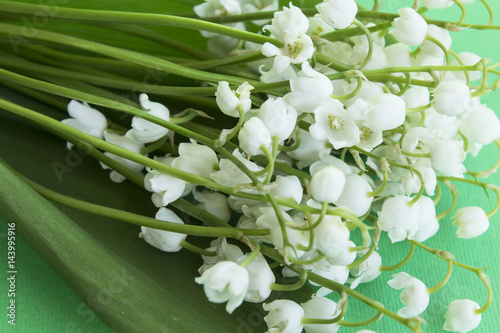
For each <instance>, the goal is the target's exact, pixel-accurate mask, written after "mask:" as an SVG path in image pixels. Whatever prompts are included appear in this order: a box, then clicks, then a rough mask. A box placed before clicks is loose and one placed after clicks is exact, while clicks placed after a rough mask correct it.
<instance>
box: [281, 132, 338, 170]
mask: <svg viewBox="0 0 500 333" xmlns="http://www.w3.org/2000/svg"><path fill="white" fill-rule="evenodd" d="M299 132H300V146H299V147H298V148H297V149H295V150H293V151H289V152H287V155H288V156H290V157H291V158H293V159H295V160H297V161H298V162H297V167H298V168H299V169H302V168H304V167H307V166H309V165H311V164H312V163H314V162H316V161H317V160H318V159H319V156H320V154H321V153H325V154H330V151H331V149H330V148H327V147H326V140H316V139H314V138H313V137H312V136H311V134H310V133H309V132H308V131H305V130H303V129H299Z"/></svg>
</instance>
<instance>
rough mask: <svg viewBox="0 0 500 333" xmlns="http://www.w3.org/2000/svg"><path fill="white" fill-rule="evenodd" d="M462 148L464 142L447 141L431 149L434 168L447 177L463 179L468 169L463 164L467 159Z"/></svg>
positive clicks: (438, 143)
mask: <svg viewBox="0 0 500 333" xmlns="http://www.w3.org/2000/svg"><path fill="white" fill-rule="evenodd" d="M462 146H463V142H462V141H455V140H445V141H441V142H437V143H436V144H434V145H433V146H432V147H431V162H432V167H433V168H434V169H436V170H438V171H441V172H443V173H445V174H447V175H450V176H453V177H459V178H463V174H464V172H466V171H467V169H465V166H464V165H463V164H462V162H463V161H464V160H465V157H466V153H465V151H464V150H463V148H462Z"/></svg>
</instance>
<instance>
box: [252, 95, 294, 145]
mask: <svg viewBox="0 0 500 333" xmlns="http://www.w3.org/2000/svg"><path fill="white" fill-rule="evenodd" d="M259 118H260V119H261V120H262V122H263V123H264V125H265V126H266V128H267V129H268V130H269V134H270V135H271V136H272V137H273V136H277V137H278V138H279V141H280V142H282V141H284V140H286V139H288V137H289V136H290V134H292V132H293V129H294V128H295V124H296V122H297V111H296V110H295V108H294V107H293V106H291V105H289V104H287V103H286V102H285V100H284V99H283V98H281V97H279V98H277V99H273V98H269V99H268V100H267V101H265V102H264V103H263V104H262V106H261V107H260V112H259Z"/></svg>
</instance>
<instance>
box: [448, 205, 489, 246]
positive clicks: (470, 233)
mask: <svg viewBox="0 0 500 333" xmlns="http://www.w3.org/2000/svg"><path fill="white" fill-rule="evenodd" d="M453 224H454V225H456V226H457V227H458V230H457V236H458V238H465V239H468V238H474V237H477V236H479V235H481V234H483V233H485V232H486V230H488V228H489V227H490V222H489V220H488V216H486V213H485V212H484V210H483V209H482V208H481V207H477V206H472V207H462V208H460V209H459V210H457V212H456V213H455V216H453Z"/></svg>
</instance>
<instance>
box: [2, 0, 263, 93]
mask: <svg viewBox="0 0 500 333" xmlns="http://www.w3.org/2000/svg"><path fill="white" fill-rule="evenodd" d="M3 2H4V1H0V5H2V3H3ZM5 2H7V1H5ZM9 3H10V2H9ZM18 4H21V3H16V5H18ZM22 5H24V4H22ZM28 6H31V5H28ZM34 7H35V8H38V6H36V5H35V6H34ZM63 9H67V8H60V9H59V10H60V12H59V14H60V13H61V12H62V11H63ZM120 13H121V12H118V14H120ZM123 14H125V12H123ZM133 15H139V14H138V13H137V14H133ZM148 15H149V14H148ZM151 15H155V14H151ZM159 16H162V15H159ZM235 30H236V29H235ZM237 31H240V30H237ZM0 32H1V33H6V34H9V35H13V36H23V27H21V26H16V25H11V24H5V23H0ZM33 38H34V39H37V40H43V41H48V42H55V43H57V44H61V45H65V46H70V47H73V48H77V49H83V50H86V51H90V52H94V53H98V54H102V55H105V56H109V57H111V58H116V59H120V60H124V61H128V62H131V63H135V64H138V65H142V66H146V67H149V68H153V69H156V70H160V71H164V72H166V73H171V74H174V75H179V76H182V77H187V78H190V79H195V80H201V81H206V82H219V81H227V82H229V83H232V84H238V85H239V84H241V83H243V81H244V80H242V79H241V78H238V77H233V76H228V75H222V74H215V73H207V72H203V71H199V70H196V69H191V68H186V67H184V66H182V65H178V64H175V63H173V62H170V61H167V60H163V59H161V58H158V57H154V56H150V55H147V54H143V53H140V52H135V51H129V50H125V49H120V48H117V47H113V46H109V45H105V44H101V43H97V42H93V41H89V40H85V39H82V38H78V37H73V36H69V35H65V34H61V33H57V32H51V31H44V30H38V31H37V34H36V35H35V36H33ZM249 83H250V84H252V85H253V84H256V83H258V82H249Z"/></svg>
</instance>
